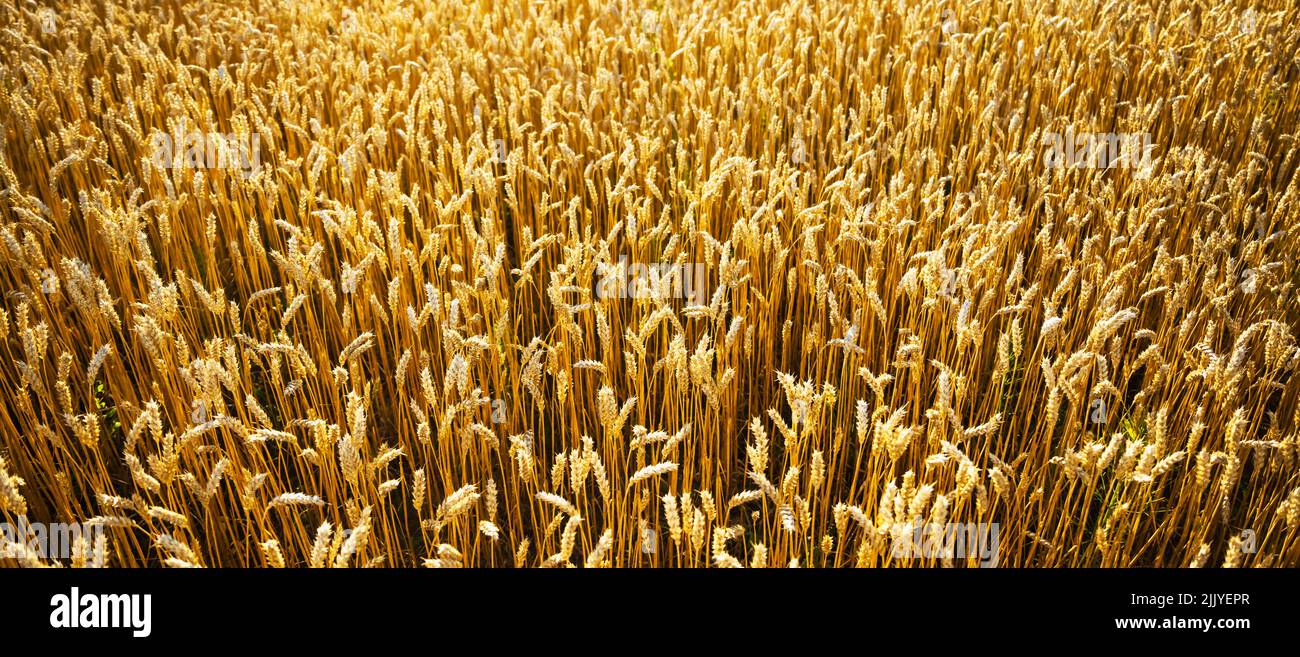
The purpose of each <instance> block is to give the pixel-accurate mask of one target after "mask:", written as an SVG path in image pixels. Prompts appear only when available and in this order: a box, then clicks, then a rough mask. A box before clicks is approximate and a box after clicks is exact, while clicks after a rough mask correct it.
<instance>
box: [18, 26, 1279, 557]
mask: <svg viewBox="0 0 1300 657" xmlns="http://www.w3.org/2000/svg"><path fill="white" fill-rule="evenodd" d="M341 4H345V3H336V2H330V1H326V0H231V1H228V2H226V1H216V0H204V1H201V2H200V1H194V2H179V1H176V0H130V1H126V2H117V1H114V2H108V3H105V2H100V1H90V0H69V1H66V2H51V3H34V2H31V1H30V0H17V2H16V3H9V4H7V5H6V6H4V7H2V8H0V26H2V29H0V77H3V80H4V82H3V95H2V96H0V133H3V137H4V143H3V147H2V148H0V238H2V241H3V245H2V246H0V401H2V402H3V403H2V404H0V521H3V522H4V523H7V524H8V525H9V526H16V525H21V524H23V523H28V524H32V525H34V524H35V523H45V524H50V523H73V524H77V525H78V526H81V527H83V528H85V529H86V530H87V532H86V533H85V534H84V535H82V536H79V537H78V538H77V539H76V540H75V543H73V544H72V545H71V546H67V547H68V549H66V550H64V552H65V553H66V554H63V555H54V554H51V553H50V552H49V551H48V550H42V549H40V546H36V547H33V544H31V543H30V542H29V541H26V540H24V539H21V538H14V537H13V536H10V537H9V538H4V537H0V543H3V547H2V548H0V565H10V566H13V565H17V566H65V567H66V566H75V567H82V566H109V567H153V566H174V567H190V566H203V567H309V566H310V567H331V566H332V567H366V566H369V567H376V566H382V567H410V566H429V567H457V566H468V567H498V566H505V567H509V566H520V567H557V566H558V567H601V566H612V567H764V566H766V567H786V566H798V567H855V566H856V567H898V566H902V567H914V566H927V567H929V566H953V567H970V566H979V565H991V564H988V563H986V562H985V561H984V560H981V558H980V555H979V554H974V553H972V551H971V550H967V551H966V552H965V553H961V552H960V551H959V550H958V551H954V550H951V549H948V550H946V551H945V550H922V551H919V552H913V553H910V554H908V553H906V551H903V552H901V553H900V551H899V550H898V549H897V546H898V545H899V544H900V543H901V544H903V545H908V544H909V542H911V538H913V537H915V536H916V535H917V532H918V531H919V530H920V529H921V528H928V527H949V526H953V525H957V526H960V527H968V526H976V527H981V528H992V529H991V531H995V532H996V544H997V545H996V547H997V554H996V565H999V566H1021V567H1063V566H1071V567H1080V566H1083V567H1093V566H1107V567H1116V566H1118V567H1130V566H1157V567H1188V566H1193V567H1195V566H1206V567H1270V566H1272V567H1276V566H1297V565H1300V462H1298V460H1297V459H1300V455H1298V454H1297V447H1300V445H1297V440H1298V437H1300V404H1298V403H1297V401H1298V400H1297V397H1298V396H1300V378H1298V377H1297V376H1296V369H1297V366H1298V365H1300V348H1298V346H1297V343H1296V337H1297V331H1298V330H1300V305H1298V304H1297V296H1296V295H1297V289H1296V287H1297V283H1300V270H1298V269H1297V262H1296V261H1297V255H1298V254H1300V235H1297V233H1296V231H1297V229H1300V184H1298V183H1297V177H1296V171H1297V167H1298V166H1300V162H1298V161H1297V158H1298V157H1300V150H1298V146H1300V143H1297V140H1298V138H1300V135H1298V134H1297V130H1298V128H1300V124H1298V121H1297V110H1300V92H1298V89H1297V81H1300V57H1298V55H1300V53H1298V51H1297V46H1300V15H1298V14H1300V9H1298V8H1297V6H1296V5H1295V4H1294V3H1291V2H1286V1H1280V0H1279V1H1268V0H1252V1H1250V2H1229V1H1226V0H1213V1H1211V0H1168V1H1163V0H1151V1H1145V0H1132V1H1124V0H1112V1H1108V2H1101V1H1098V0H1058V1H1050V0H1043V1H1037V0H1010V1H1009V2H991V1H989V0H983V1H972V0H963V1H952V2H933V1H931V0H920V1H915V0H907V1H897V2H894V1H873V2H853V1H850V0H835V1H829V2H811V1H809V0H788V1H785V2H777V1H775V0H734V1H729V2H719V1H716V0H667V1H664V2H652V1H647V2H633V1H621V0H615V1H613V2H598V1H596V0H556V1H554V2H535V1H522V2H500V1H495V0H470V1H468V2H435V1H431V0H403V1H400V2H399V1H397V0H365V1H362V2H358V3H356V7H355V9H350V8H344V7H341V6H340V5H341ZM1107 141H1109V144H1110V148H1111V152H1110V154H1109V155H1107V154H1106V149H1105V148H1102V147H1101V146H1105V145H1106V143H1107ZM1090 142H1091V144H1093V145H1094V147H1093V148H1092V149H1091V150H1089V148H1088V145H1089V143H1090ZM1117 142H1118V143H1120V144H1121V147H1120V151H1119V155H1120V156H1119V157H1115V144H1116V143H1117ZM1080 144H1082V148H1081V147H1080ZM1098 145H1100V146H1098ZM1093 156H1095V157H1093ZM912 545H913V547H918V545H917V544H915V543H912ZM948 547H952V546H951V545H949V546H948Z"/></svg>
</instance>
